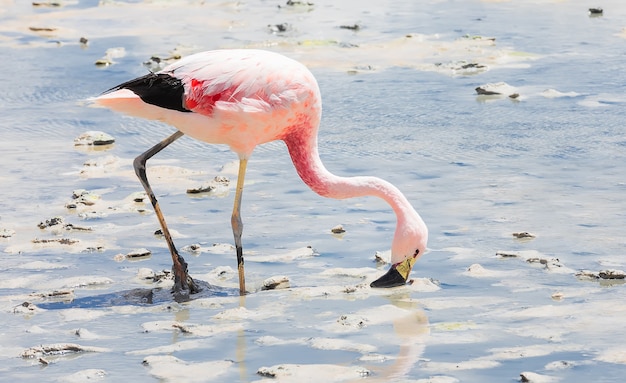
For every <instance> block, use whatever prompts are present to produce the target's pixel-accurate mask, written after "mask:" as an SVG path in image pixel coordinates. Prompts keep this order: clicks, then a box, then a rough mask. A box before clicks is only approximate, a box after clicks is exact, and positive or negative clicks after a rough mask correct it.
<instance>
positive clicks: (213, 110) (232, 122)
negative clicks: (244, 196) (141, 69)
mask: <svg viewBox="0 0 626 383" xmlns="http://www.w3.org/2000/svg"><path fill="white" fill-rule="evenodd" d="M167 89H169V91H167ZM320 100H321V97H320V92H319V88H318V86H317V82H316V81H315V78H314V77H313V75H312V74H311V73H310V72H309V71H308V70H307V69H306V68H305V67H304V66H303V65H302V64H300V63H298V62H297V61H294V60H292V59H289V58H287V57H285V56H282V55H278V54H275V53H271V52H268V51H262V50H246V49H242V50H218V51H208V52H202V53H198V54H195V55H191V56H187V57H185V58H183V59H182V60H180V61H178V62H176V63H174V64H172V65H169V66H167V67H166V68H164V69H163V70H162V71H160V72H158V73H157V74H149V75H146V76H144V77H140V78H138V79H136V80H133V81H129V82H127V83H124V84H121V85H119V86H117V87H115V88H113V89H111V90H109V91H108V92H106V93H105V94H104V95H102V96H100V97H99V98H97V102H98V103H99V104H101V105H103V106H106V107H109V108H111V109H113V110H116V111H119V112H123V113H126V114H130V115H133V116H137V117H143V118H147V119H153V120H159V121H163V122H165V123H168V124H170V125H173V126H175V127H176V128H177V129H179V130H180V131H181V132H183V133H185V134H187V135H189V136H191V137H193V138H195V139H198V140H200V141H204V142H208V143H212V144H226V145H229V146H230V148H231V149H232V150H233V151H234V152H235V153H237V154H238V155H239V157H240V158H247V157H249V156H250V154H251V153H252V151H253V150H254V148H255V147H256V146H257V145H259V144H263V143H266V142H269V141H274V140H278V139H283V138H284V137H285V136H287V135H289V134H290V133H291V132H292V131H293V130H294V129H296V128H297V127H300V126H303V125H304V123H305V122H308V125H309V126H313V127H315V129H316V128H317V125H318V124H319V119H320V116H321V101H320Z"/></svg>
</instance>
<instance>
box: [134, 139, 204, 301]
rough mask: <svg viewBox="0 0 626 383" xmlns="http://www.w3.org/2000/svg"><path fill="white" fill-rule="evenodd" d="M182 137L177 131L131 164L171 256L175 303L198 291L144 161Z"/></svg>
mask: <svg viewBox="0 0 626 383" xmlns="http://www.w3.org/2000/svg"><path fill="white" fill-rule="evenodd" d="M182 136H183V132H181V131H178V130H177V131H176V133H174V134H172V135H171V136H169V137H168V138H166V139H164V140H163V141H161V142H159V143H158V144H156V145H154V146H153V147H152V148H150V149H148V150H147V151H145V152H144V153H143V154H141V155H139V156H137V158H135V161H134V162H133V166H134V167H135V174H137V177H139V181H140V182H141V184H142V185H143V188H144V189H145V190H146V193H147V194H148V197H149V198H150V202H151V203H152V206H153V207H154V212H155V213H156V215H157V218H158V219H159V223H160V224H161V230H162V231H163V236H165V241H166V242H167V247H168V248H169V250H170V253H171V254H172V272H173V273H174V288H173V292H174V294H175V299H176V300H177V301H178V300H187V299H188V298H189V294H193V293H197V292H198V291H200V289H199V287H198V286H197V285H196V283H195V282H194V281H193V279H191V277H190V276H189V274H188V273H187V262H185V259H184V258H183V257H182V256H181V255H180V254H178V251H177V250H176V247H175V246H174V242H173V241H172V235H171V234H170V231H169V229H168V228H167V224H166V223H165V218H164V217H163V213H162V212H161V208H160V207H159V203H158V201H157V199H156V197H155V196H154V192H153V191H152V187H151V186H150V183H149V182H148V177H147V176H146V161H148V160H149V159H150V158H152V156H154V155H155V154H157V153H159V152H160V151H161V150H163V149H165V148H166V147H167V146H168V145H169V144H171V143H172V142H174V141H176V140H177V139H178V138H180V137H182Z"/></svg>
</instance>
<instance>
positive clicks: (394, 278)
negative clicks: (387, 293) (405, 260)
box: [370, 266, 406, 288]
mask: <svg viewBox="0 0 626 383" xmlns="http://www.w3.org/2000/svg"><path fill="white" fill-rule="evenodd" d="M405 284H406V279H405V278H404V277H403V276H402V275H401V274H400V272H398V270H396V268H395V267H393V266H392V267H391V268H390V269H389V270H388V271H387V273H385V274H384V275H383V276H382V277H380V278H378V279H377V280H375V281H374V282H372V283H370V287H373V288H390V287H397V286H404V285H405Z"/></svg>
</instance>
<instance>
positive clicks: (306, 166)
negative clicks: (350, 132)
mask: <svg viewBox="0 0 626 383" xmlns="http://www.w3.org/2000/svg"><path fill="white" fill-rule="evenodd" d="M284 141H285V144H286V145H287V148H288V149H289V154H290V155H291V160H292V161H293V164H294V166H295V168H296V171H297V172H298V175H299V176H300V178H302V180H303V181H304V183H305V184H307V185H308V186H309V187H310V188H311V190H313V191H314V192H316V193H317V194H319V195H321V196H323V197H328V198H335V199H345V198H352V197H364V196H375V197H379V198H382V199H383V200H385V201H386V202H387V203H388V204H389V205H390V206H391V207H392V208H393V210H394V212H395V213H396V217H397V219H398V225H402V224H404V223H405V222H406V221H407V219H408V220H409V221H410V220H411V219H412V218H414V217H419V216H418V215H417V212H415V210H414V209H413V206H412V205H411V204H410V203H409V201H408V200H407V199H406V197H405V196H404V195H403V194H402V193H401V192H400V190H398V188H396V187H395V186H393V185H392V184H391V183H389V182H387V181H385V180H382V179H380V178H376V177H362V176H359V177H339V176H336V175H334V174H332V173H330V172H329V171H328V170H326V168H325V167H324V165H323V164H322V161H321V160H320V158H319V153H318V149H317V136H316V135H315V134H314V133H313V134H311V133H310V132H309V134H306V133H304V134H303V133H302V132H297V133H292V134H291V135H289V136H288V137H286V138H284Z"/></svg>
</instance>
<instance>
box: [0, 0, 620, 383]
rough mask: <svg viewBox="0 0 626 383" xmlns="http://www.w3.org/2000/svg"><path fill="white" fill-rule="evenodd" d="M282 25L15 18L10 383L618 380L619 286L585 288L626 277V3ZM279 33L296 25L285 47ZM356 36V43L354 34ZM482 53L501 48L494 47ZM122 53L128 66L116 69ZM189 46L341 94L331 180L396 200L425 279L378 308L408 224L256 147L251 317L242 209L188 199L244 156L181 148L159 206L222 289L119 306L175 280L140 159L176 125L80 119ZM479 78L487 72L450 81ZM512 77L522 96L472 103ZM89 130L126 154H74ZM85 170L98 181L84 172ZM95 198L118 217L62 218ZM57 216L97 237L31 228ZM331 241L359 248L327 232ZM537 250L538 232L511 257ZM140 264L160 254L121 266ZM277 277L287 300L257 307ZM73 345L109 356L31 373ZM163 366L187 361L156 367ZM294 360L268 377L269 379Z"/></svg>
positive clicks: (63, 361) (273, 11) (156, 7)
mask: <svg viewBox="0 0 626 383" xmlns="http://www.w3.org/2000/svg"><path fill="white" fill-rule="evenodd" d="M278 4H279V2H269V1H264V2H258V3H257V2H254V3H229V2H225V3H219V4H204V2H200V1H179V2H158V1H153V2H141V1H127V2H124V1H117V2H113V1H107V2H102V4H100V5H99V2H97V1H84V2H66V3H65V5H64V6H63V7H59V8H35V7H32V6H31V5H30V3H29V2H17V1H16V2H12V1H0V5H1V6H2V9H3V11H0V45H1V46H2V48H3V49H4V50H5V60H3V61H1V62H0V69H2V72H3V73H6V74H7V76H6V78H5V81H4V82H3V92H1V94H0V105H2V111H3V113H1V114H0V126H2V128H3V132H4V135H3V138H4V139H3V140H2V141H0V150H1V151H2V156H3V157H2V158H3V161H4V167H3V169H4V170H3V171H2V172H0V180H1V181H2V183H3V185H4V188H2V189H1V191H0V193H1V198H0V230H1V229H10V230H13V231H15V234H14V235H13V236H12V237H11V238H8V239H0V249H2V251H3V252H2V253H0V262H1V264H2V279H1V280H0V306H1V308H0V319H1V320H2V322H3V323H4V324H5V325H4V326H3V329H2V330H0V334H1V337H2V338H1V339H2V348H0V377H2V378H3V379H8V378H11V379H31V380H32V379H39V380H43V381H55V380H64V381H68V380H69V381H72V379H73V381H82V380H85V379H86V378H87V377H90V378H92V379H102V380H105V381H106V380H108V381H118V380H120V379H121V378H125V379H132V380H133V381H146V382H151V381H159V380H173V379H175V378H176V377H180V379H181V380H184V381H211V380H213V381H242V382H248V381H264V380H267V381H270V380H278V381H298V382H302V381H307V379H308V380H310V381H350V380H355V379H362V377H363V376H364V375H367V374H365V373H364V369H367V370H368V371H369V376H367V377H366V379H365V380H366V381H367V380H371V381H422V382H425V381H429V380H428V379H431V380H430V381H435V382H456V381H461V382H476V381H486V382H491V381H492V382H502V381H516V380H519V374H520V373H522V372H526V371H529V372H534V373H536V374H540V375H542V377H540V379H543V380H537V378H536V381H567V382H578V381H580V382H584V381H589V380H590V379H594V381H600V382H613V381H620V380H621V377H623V375H624V373H625V372H626V368H625V367H624V365H625V364H626V347H625V346H624V343H625V342H624V340H626V339H624V337H625V334H624V332H623V331H621V330H620V328H621V322H622V321H621V319H622V318H623V317H624V314H625V310H626V309H625V308H624V307H625V306H624V285H623V283H622V282H623V280H611V281H607V280H602V281H596V280H585V279H580V278H577V277H576V276H575V274H576V272H578V271H580V270H591V271H595V272H598V271H600V270H606V269H621V270H624V269H625V268H626V266H625V261H624V254H625V253H626V241H624V239H623V238H624V236H623V228H624V224H623V222H625V218H626V213H625V212H626V209H625V207H626V205H625V204H624V202H623V198H622V197H623V195H624V192H625V191H626V171H624V167H623V163H624V160H625V159H626V158H625V157H626V154H625V153H626V133H625V131H624V127H623V121H624V120H625V117H626V108H625V107H624V106H625V104H626V96H624V92H623V86H622V85H623V84H624V83H625V80H626V74H625V73H626V71H625V70H624V69H625V64H624V59H623V57H624V50H625V45H624V43H625V41H626V40H625V38H626V34H625V33H624V28H626V24H625V23H624V20H626V18H625V16H626V6H623V5H621V3H620V2H618V1H607V2H604V4H602V6H603V7H604V10H605V12H604V15H603V16H601V17H590V16H589V15H588V13H587V8H588V5H587V4H585V3H582V2H578V1H570V2H550V1H538V0H537V1H531V2H524V4H519V2H479V1H468V2H463V3H462V4H460V3H458V2H454V1H431V2H420V3H419V4H415V2H410V1H396V2H393V3H392V4H389V5H365V4H362V2H352V1H349V2H341V4H334V3H333V2H323V1H315V5H314V6H313V7H307V6H303V7H300V8H296V9H287V8H286V6H282V8H278V7H277V5H278ZM277 23H289V25H290V29H288V30H287V31H286V32H285V33H280V34H272V33H271V32H269V31H268V29H267V28H266V26H267V24H277ZM355 23H358V24H359V25H361V26H362V28H361V29H360V30H359V31H358V32H354V31H351V30H346V29H341V28H339V26H340V25H353V24H355ZM31 26H33V27H52V28H57V30H56V31H54V32H50V33H35V32H33V31H31V30H29V29H28V28H29V27H31ZM407 34H411V37H406V36H407ZM464 35H469V36H484V37H495V38H496V41H495V45H493V44H490V43H489V42H488V41H486V40H474V39H467V38H462V36H464ZM81 36H84V37H86V38H88V39H89V43H88V45H87V46H84V47H81V45H80V44H79V43H78V39H79V38H80V37H81ZM337 42H339V43H337ZM355 45H358V47H357V46H355ZM113 47H124V49H125V55H123V56H121V57H115V58H113V60H114V64H113V65H110V66H108V67H105V68H99V67H96V66H95V65H94V62H95V61H96V60H97V59H99V58H101V57H103V56H104V55H105V52H106V50H107V49H109V48H113ZM176 47H178V49H179V50H180V51H181V52H182V53H183V54H187V53H190V52H193V51H199V50H205V49H213V48H218V47H266V48H268V49H273V50H276V51H279V52H282V53H285V54H287V55H290V56H292V57H295V58H297V59H299V60H302V61H303V62H305V63H306V64H307V65H309V66H310V67H311V69H312V71H313V72H314V74H315V75H316V77H317V79H318V81H319V83H320V87H321V90H322V95H323V97H324V116H323V121H322V128H321V130H320V139H319V141H320V153H321V156H322V160H323V161H324V162H325V164H326V166H327V167H328V169H329V170H331V171H333V172H335V173H337V174H341V175H365V174H369V175H376V176H380V177H383V178H385V179H387V180H389V181H390V182H392V183H394V184H395V185H397V186H398V187H399V188H400V189H401V190H402V191H403V192H405V193H406V195H407V197H408V198H409V200H410V201H412V202H413V203H414V205H415V207H416V209H417V210H418V211H419V212H420V214H421V215H422V216H423V218H424V220H425V221H426V222H427V224H428V226H429V230H430V241H429V248H430V251H429V252H428V253H427V254H426V255H424V256H423V257H422V258H421V259H420V260H419V261H418V263H417V264H416V266H415V269H414V271H413V274H412V278H414V279H415V283H414V284H413V285H411V286H407V287H403V288H397V289H393V290H388V291H375V290H370V289H369V288H365V287H363V285H364V284H365V283H366V282H367V283H369V281H371V280H373V279H374V278H376V277H377V276H379V275H380V274H382V273H383V272H384V270H385V267H381V268H380V269H378V270H377V269H376V265H375V263H374V262H373V258H374V252H375V251H384V250H387V249H388V247H389V244H390V241H391V236H392V233H393V229H394V225H395V218H394V216H393V212H392V211H391V210H390V209H388V207H387V206H386V205H385V204H384V203H383V202H381V201H378V200H374V199H371V198H370V199H355V200H348V201H335V200H327V199H323V198H321V197H318V196H317V195H315V194H314V193H312V192H311V191H309V190H308V189H307V188H306V186H305V185H304V184H303V183H302V182H301V181H300V180H299V179H298V178H297V175H296V173H295V171H294V169H293V166H292V165H291V162H290V160H289V156H288V154H287V152H286V150H285V148H284V145H283V144H281V143H271V144H268V145H265V146H262V147H259V148H258V150H256V151H255V153H254V155H253V157H252V160H251V161H250V165H249V170H248V173H247V184H246V190H245V194H244V208H243V218H244V223H245V230H244V250H245V251H246V277H247V281H248V284H249V288H250V289H252V290H255V292H254V293H252V294H250V295H248V296H247V297H245V298H239V297H238V296H237V295H236V292H235V288H236V283H237V280H236V273H235V271H234V267H235V259H234V255H233V253H232V250H230V248H229V247H228V246H224V247H213V246H212V245H213V244H214V243H220V244H230V243H232V233H231V231H230V227H229V222H230V211H231V209H232V206H231V203H232V193H226V195H224V196H206V195H205V196H200V197H190V196H188V195H187V194H186V193H185V189H186V188H187V187H189V186H196V185H198V184H200V183H202V182H205V181H208V180H210V179H212V178H213V177H214V176H215V175H218V174H220V175H226V176H228V177H230V178H231V181H232V182H234V179H235V175H234V174H233V173H232V169H233V167H232V165H233V164H232V162H233V161H234V160H235V159H236V157H235V155H234V154H232V153H230V152H229V151H228V150H227V149H226V148H224V147H219V146H209V145H205V144H202V143H199V142H196V141H193V140H192V139H189V138H186V137H185V138H182V139H181V140H179V142H176V143H175V144H173V145H172V147H171V148H168V149H167V150H166V151H165V152H163V153H161V154H159V155H158V156H157V157H156V158H155V159H153V160H151V162H149V167H150V168H151V169H152V172H153V173H152V174H153V177H154V178H153V179H154V188H155V190H156V192H157V194H158V197H159V199H160V202H161V204H162V207H163V209H164V212H165V215H166V217H167V219H168V223H169V224H170V226H171V228H172V229H174V231H175V234H176V235H175V236H176V238H175V240H176V242H177V244H178V247H179V248H182V247H183V246H185V245H189V244H193V243H199V244H201V246H202V248H203V251H202V252H201V253H200V254H192V253H183V254H184V256H185V258H186V259H187V261H188V262H189V264H190V270H191V273H192V275H193V276H194V277H196V278H197V279H200V280H203V281H208V282H209V283H212V284H215V285H217V286H221V287H223V288H224V289H225V290H224V291H220V292H219V293H216V294H215V296H207V297H203V298H200V299H196V300H193V301H192V302H189V303H185V304H179V303H175V302H173V301H167V299H166V298H162V297H161V296H159V300H158V301H157V302H156V303H153V304H125V303H126V302H124V301H123V299H122V300H121V301H120V300H117V301H116V300H115V297H116V296H117V297H119V296H120V295H121V294H122V293H123V292H126V291H129V290H131V289H137V288H141V289H149V288H153V287H157V286H160V285H156V284H152V283H149V282H147V281H145V280H141V279H140V278H138V277H137V273H138V271H139V269H141V268H147V269H152V270H155V271H160V270H163V269H168V268H169V267H170V263H169V260H170V258H169V255H168V253H167V249H166V247H165V245H164V242H163V241H162V240H161V239H159V238H157V237H155V236H154V235H153V232H154V230H156V229H157V227H158V223H157V221H156V219H155V218H154V214H152V213H151V212H149V211H148V212H146V213H143V214H142V213H138V212H137V209H140V208H143V207H147V206H145V205H144V204H143V203H134V202H132V198H131V197H129V196H131V195H132V193H135V192H139V191H141V186H140V185H139V183H138V181H137V180H136V179H135V177H134V174H133V171H132V165H131V163H132V158H134V157H135V156H136V155H138V154H139V153H141V152H143V151H144V150H145V149H147V148H148V147H149V146H150V145H152V144H154V143H156V142H157V141H159V140H160V139H162V138H164V137H165V136H166V135H168V134H170V133H171V132H172V128H169V127H166V126H163V125H160V124H158V123H155V122H147V121H143V120H137V119H131V118H127V117H123V116H119V115H116V114H113V113H112V112H110V111H107V110H103V109H95V108H90V107H87V106H85V104H84V102H83V100H85V99H87V98H88V97H91V96H94V95H97V94H99V93H100V92H102V91H103V90H106V89H108V88H109V87H111V86H113V85H116V84H118V83H120V82H122V81H125V80H128V79H130V78H132V77H134V76H137V75H141V74H143V73H145V72H146V70H147V69H146V67H145V66H143V65H141V63H142V62H144V61H146V60H147V59H148V58H149V57H150V56H151V55H155V54H156V55H161V56H167V55H169V53H170V51H171V50H173V49H174V48H176ZM9 57H10V59H9ZM460 60H466V61H467V62H477V63H481V64H482V63H484V64H486V65H487V66H488V69H489V70H486V71H484V72H481V73H476V74H468V73H467V71H463V70H458V69H457V70H451V69H450V67H455V66H458V65H456V64H458V62H459V61H460ZM437 64H441V65H437ZM448 64H452V65H448ZM501 81H502V82H506V83H508V84H509V85H511V86H513V87H516V88H517V91H518V93H519V95H520V97H518V98H517V99H510V98H508V97H506V96H502V97H498V96H491V97H485V96H477V95H476V92H475V90H474V89H475V88H476V87H478V86H481V85H485V84H487V83H496V82H501ZM548 89H552V90H555V91H558V92H561V93H560V94H559V93H557V92H555V91H551V92H545V91H546V90H548ZM570 92H573V93H570ZM554 95H560V97H554ZM89 130H101V131H105V132H107V133H109V134H111V135H113V136H114V137H115V138H116V143H115V144H114V145H112V146H111V147H109V148H106V149H105V150H99V151H94V150H88V149H84V148H78V147H74V145H73V139H74V138H76V137H77V136H79V135H80V134H81V133H83V132H85V131H89ZM90 160H91V161H96V165H97V166H89V167H87V166H84V164H85V163H86V162H87V161H90ZM156 177H160V178H156ZM232 182H231V183H232ZM76 189H87V190H90V191H92V192H94V193H97V194H98V195H100V197H101V200H100V201H98V202H97V203H96V205H94V206H93V207H88V208H79V209H77V210H76V211H74V210H68V209H66V208H65V204H66V203H68V202H70V201H71V199H72V191H73V190H76ZM93 211H95V213H93V214H92V212H93ZM80 213H85V214H84V215H80ZM55 216H62V217H63V218H64V220H65V222H66V223H72V224H74V225H80V226H90V227H92V229H93V231H91V232H78V231H72V232H66V231H63V230H60V231H59V232H58V233H55V232H53V230H52V229H43V230H42V229H39V228H38V227H37V224H38V223H39V222H42V221H45V220H46V219H50V218H52V217H55ZM337 224H342V225H343V226H344V227H345V228H346V230H347V232H346V233H345V235H343V236H341V237H338V236H333V235H332V234H331V233H330V228H332V227H333V226H335V225H337ZM522 231H528V232H531V233H533V234H535V235H536V237H535V238H533V239H516V238H514V237H513V236H512V233H514V232H522ZM35 238H39V239H58V238H72V239H78V240H79V241H80V242H78V243H77V244H75V245H71V246H68V245H62V244H48V245H41V244H33V243H32V240H33V239H35ZM307 246H311V247H312V248H313V249H314V251H315V253H314V255H311V251H310V250H309V249H307ZM98 248H99V249H98ZM138 248H147V249H150V250H151V251H152V256H151V257H149V258H147V259H143V260H139V261H133V262H131V261H128V260H122V261H120V260H119V257H116V256H117V255H118V254H126V253H128V252H129V251H131V250H133V249H138ZM496 252H507V253H515V254H517V255H518V257H517V258H509V257H507V258H502V257H498V256H496ZM255 257H257V258H256V259H255ZM263 257H264V258H263ZM532 258H542V259H544V260H545V262H544V264H541V263H537V262H535V263H530V262H527V261H526V260H527V259H532ZM122 259H123V257H122ZM555 259H558V260H555ZM473 265H474V266H473ZM475 265H480V266H475ZM276 275H285V276H287V277H289V279H290V282H291V286H292V288H291V289H288V290H279V291H259V289H260V286H261V284H262V281H263V280H264V279H265V278H268V277H270V276H276ZM55 290H65V291H66V290H73V297H74V300H73V301H72V302H65V303H59V302H58V301H54V300H52V299H51V298H41V297H39V296H38V295H32V294H33V293H35V294H44V293H48V292H52V291H55ZM555 293H560V294H561V296H562V298H561V299H558V298H556V296H555V298H553V297H552V296H553V294H555ZM109 297H111V299H113V300H109ZM25 301H27V302H31V303H34V304H35V305H39V306H40V307H41V309H40V310H39V311H35V312H28V313H19V312H18V313H14V311H15V308H16V307H17V308H19V309H20V310H18V311H28V310H24V309H23V306H21V304H22V303H23V302H25ZM86 302H87V303H86ZM88 302H93V303H91V304H90V303H88ZM44 309H45V310H44ZM172 325H175V326H174V327H173V326H172ZM78 329H80V331H78V335H77V330H78ZM54 343H78V344H80V345H82V346H87V347H99V348H102V350H100V351H97V352H89V353H83V354H79V355H70V356H46V357H45V359H46V360H47V361H48V363H49V364H47V365H44V364H42V363H41V362H40V361H38V360H37V359H22V358H20V356H19V355H20V353H21V352H22V351H24V350H26V349H28V348H30V347H34V346H38V345H41V344H54ZM163 356H169V357H175V358H178V359H176V360H173V359H162V360H160V361H155V360H154V359H151V358H154V357H163ZM146 358H147V359H148V363H144V364H142V361H144V360H145V359H146ZM281 364H284V365H286V366H284V368H283V369H282V370H276V369H274V370H272V371H274V372H276V371H278V374H279V375H278V376H277V377H275V378H273V379H272V378H269V377H267V376H265V377H264V376H262V375H259V374H257V371H258V370H259V369H261V368H262V367H272V366H278V365H281ZM307 367H310V368H311V369H307ZM94 370H102V371H103V375H102V376H101V374H100V373H99V372H97V371H94ZM281 371H282V372H283V373H284V372H285V371H289V372H290V373H292V374H293V375H290V376H280V372H281ZM81 373H82V374H84V375H75V374H81Z"/></svg>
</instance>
